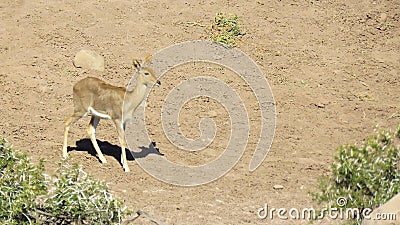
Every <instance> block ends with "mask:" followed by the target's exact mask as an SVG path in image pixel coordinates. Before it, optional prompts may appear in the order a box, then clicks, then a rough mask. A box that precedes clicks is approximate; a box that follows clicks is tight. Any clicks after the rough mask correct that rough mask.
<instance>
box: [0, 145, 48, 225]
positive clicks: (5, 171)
mask: <svg viewBox="0 0 400 225" xmlns="http://www.w3.org/2000/svg"><path fill="white" fill-rule="evenodd" d="M0 168H1V172H0V223H1V224H10V225H11V224H30V217H29V212H31V211H36V204H35V201H34V200H35V198H36V197H37V196H38V195H43V194H45V193H46V183H45V179H44V177H43V175H42V174H43V170H44V167H43V162H40V163H39V165H37V166H36V165H33V164H32V163H30V160H29V159H28V157H27V156H26V155H24V154H22V153H19V152H17V151H15V150H13V149H12V148H11V147H10V146H9V145H8V143H7V141H6V140H5V139H4V138H3V137H0Z"/></svg>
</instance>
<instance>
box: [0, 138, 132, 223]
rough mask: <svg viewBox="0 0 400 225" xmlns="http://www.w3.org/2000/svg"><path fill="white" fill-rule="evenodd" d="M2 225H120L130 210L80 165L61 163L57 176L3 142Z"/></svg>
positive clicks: (0, 142)
mask: <svg viewBox="0 0 400 225" xmlns="http://www.w3.org/2000/svg"><path fill="white" fill-rule="evenodd" d="M0 168H1V177H0V224H10V225H14V224H71V223H73V222H74V223H76V224H120V223H121V219H122V217H123V216H125V215H126V214H127V210H125V209H123V208H121V205H122V202H121V201H119V200H117V199H114V198H113V196H112V194H111V193H110V191H109V189H108V187H107V186H106V185H105V184H104V183H103V182H100V181H98V180H95V179H93V178H91V177H90V176H88V175H87V174H86V173H85V172H84V171H83V170H82V169H81V168H79V167H78V166H77V165H74V166H70V165H68V164H67V163H64V164H62V163H60V165H59V169H58V172H57V174H58V175H54V176H46V177H45V176H44V174H43V172H44V166H43V162H42V161H41V162H40V163H39V165H33V164H32V163H30V160H29V159H28V158H27V156H26V155H24V154H22V153H19V152H17V151H16V150H14V149H12V148H11V147H10V146H9V145H8V144H7V142H6V140H5V139H4V138H0Z"/></svg>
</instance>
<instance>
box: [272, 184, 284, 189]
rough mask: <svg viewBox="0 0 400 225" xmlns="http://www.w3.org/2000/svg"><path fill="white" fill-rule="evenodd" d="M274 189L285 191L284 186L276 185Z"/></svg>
mask: <svg viewBox="0 0 400 225" xmlns="http://www.w3.org/2000/svg"><path fill="white" fill-rule="evenodd" d="M273 188H274V189H275V190H282V189H283V185H280V184H275V185H274V187H273Z"/></svg>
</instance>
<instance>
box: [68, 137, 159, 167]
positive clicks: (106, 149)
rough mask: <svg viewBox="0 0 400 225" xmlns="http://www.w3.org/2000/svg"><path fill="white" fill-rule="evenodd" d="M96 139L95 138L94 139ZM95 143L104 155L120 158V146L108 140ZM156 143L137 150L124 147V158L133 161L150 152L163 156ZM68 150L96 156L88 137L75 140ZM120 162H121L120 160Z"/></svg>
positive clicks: (118, 159)
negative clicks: (74, 144)
mask: <svg viewBox="0 0 400 225" xmlns="http://www.w3.org/2000/svg"><path fill="white" fill-rule="evenodd" d="M96 140H97V139H96ZM97 143H98V145H99V147H100V149H101V152H102V153H103V154H104V155H107V156H112V157H114V158H115V159H116V160H117V161H118V162H120V160H121V147H120V146H118V145H113V144H111V143H110V142H108V141H99V140H97ZM155 146H156V143H155V142H152V143H150V144H149V146H148V147H145V146H141V147H139V149H140V151H139V152H134V151H130V150H129V149H125V151H126V159H127V160H128V161H133V160H135V158H136V159H138V158H144V157H146V156H147V155H150V154H156V155H161V156H163V155H164V154H162V153H161V152H160V151H159V149H158V148H156V147H155ZM70 151H80V152H88V153H89V154H91V155H93V156H96V155H97V153H96V150H95V149H94V147H93V145H92V142H91V141H90V139H88V138H84V139H81V140H79V141H77V142H76V147H68V152H70ZM120 163H121V162H120Z"/></svg>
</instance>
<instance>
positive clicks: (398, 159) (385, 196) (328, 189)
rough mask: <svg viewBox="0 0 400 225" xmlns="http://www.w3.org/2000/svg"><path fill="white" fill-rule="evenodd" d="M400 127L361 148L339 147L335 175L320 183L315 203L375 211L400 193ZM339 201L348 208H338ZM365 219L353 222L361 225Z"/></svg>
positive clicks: (354, 146)
mask: <svg viewBox="0 0 400 225" xmlns="http://www.w3.org/2000/svg"><path fill="white" fill-rule="evenodd" d="M399 139H400V126H399V128H398V129H397V131H396V132H390V131H381V132H379V133H377V134H376V135H373V136H371V137H369V138H368V140H367V141H366V142H365V143H364V144H363V145H362V146H356V145H345V146H341V147H339V149H338V150H339V155H338V156H337V157H336V158H335V161H336V162H335V163H333V164H332V175H331V176H327V175H325V176H323V177H321V178H320V180H319V189H320V190H321V192H320V193H311V194H312V196H313V199H314V200H316V201H317V202H319V203H325V204H327V205H328V206H330V207H331V208H358V209H359V210H360V211H361V210H363V209H365V208H376V207H378V206H380V205H381V204H384V203H385V202H387V201H388V200H389V199H391V198H392V197H393V196H394V195H396V194H397V193H399V192H400V146H399ZM340 198H345V199H346V201H347V202H346V204H345V205H340V204H338V202H337V200H338V199H340ZM353 216H355V215H353ZM361 220H362V218H357V220H353V221H350V223H352V224H359V223H360V221H361Z"/></svg>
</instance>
